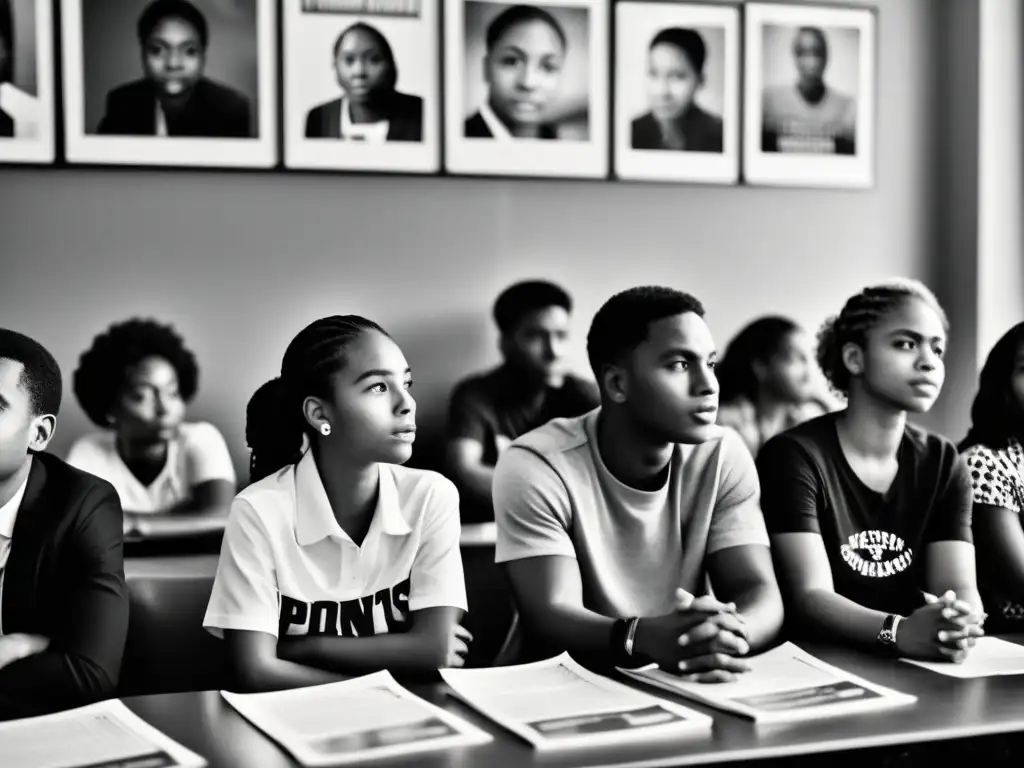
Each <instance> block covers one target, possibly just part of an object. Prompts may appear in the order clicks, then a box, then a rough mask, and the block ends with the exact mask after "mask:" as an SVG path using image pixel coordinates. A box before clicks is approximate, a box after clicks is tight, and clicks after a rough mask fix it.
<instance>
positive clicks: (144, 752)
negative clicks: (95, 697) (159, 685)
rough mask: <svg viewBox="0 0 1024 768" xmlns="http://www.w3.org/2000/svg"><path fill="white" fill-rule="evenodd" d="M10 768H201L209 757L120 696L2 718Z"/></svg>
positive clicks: (3, 760) (1, 748) (3, 749)
mask: <svg viewBox="0 0 1024 768" xmlns="http://www.w3.org/2000/svg"><path fill="white" fill-rule="evenodd" d="M0 765H2V766H4V768H7V766H10V768H15V767H16V768H86V767H88V768H136V767H138V768H202V766H205V765H206V761H205V760H204V759H203V758H201V757H200V756H199V755H197V754H195V753H194V752H191V751H189V750H188V749H185V747H183V746H181V745H180V744H178V743H177V742H176V741H173V740H172V739H169V738H168V737H167V736H165V735H164V734H163V733H161V732H160V731H158V730H157V729H156V728H154V727H153V726H151V725H149V724H148V723H147V722H145V721H144V720H143V719H142V718H140V717H139V716H138V715H136V714H135V713H134V712H132V711H131V710H130V709H128V707H126V706H125V705H124V704H122V703H121V702H120V701H118V700H117V699H112V700H109V701H102V702H100V703H98V704H90V705H88V706H85V707H79V708H77V709H70V710H67V711H66V712H59V713H57V714H54V715H43V716H41V717H29V718H25V719H24V720H14V721H12V722H9V723H0Z"/></svg>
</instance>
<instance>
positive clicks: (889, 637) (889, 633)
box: [877, 613, 903, 651]
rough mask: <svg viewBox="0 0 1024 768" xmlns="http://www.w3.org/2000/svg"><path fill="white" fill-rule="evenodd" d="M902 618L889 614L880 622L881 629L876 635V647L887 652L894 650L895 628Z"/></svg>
mask: <svg viewBox="0 0 1024 768" xmlns="http://www.w3.org/2000/svg"><path fill="white" fill-rule="evenodd" d="M902 619H903V617H902V616H897V615H896V614H894V613H890V614H889V615H888V616H886V617H885V621H883V622H882V629H881V630H880V631H879V633H878V639H877V642H878V645H879V646H881V647H882V648H884V649H886V650H888V651H894V650H896V628H897V627H898V626H899V625H900V621H901V620H902Z"/></svg>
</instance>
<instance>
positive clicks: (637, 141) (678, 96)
mask: <svg viewBox="0 0 1024 768" xmlns="http://www.w3.org/2000/svg"><path fill="white" fill-rule="evenodd" d="M706 58H707V46H706V45H705V44H704V38H702V37H701V35H700V33H699V32H697V31H696V30H694V29H681V28H679V27H670V28H668V29H663V30H661V31H660V32H658V34H656V35H655V36H654V39H653V40H651V44H650V46H649V47H648V50H647V99H648V102H649V105H650V111H649V112H647V113H645V114H643V115H641V116H640V117H638V118H636V119H635V120H634V121H633V125H632V144H631V146H632V147H633V149H665V150H675V151H684V152H721V151H722V118H721V117H719V116H718V115H713V114H711V113H710V112H706V111H705V110H703V109H701V108H700V107H699V106H698V105H697V102H696V101H695V97H696V95H697V92H698V91H699V90H700V88H701V87H702V86H703V85H704V61H705V59H706Z"/></svg>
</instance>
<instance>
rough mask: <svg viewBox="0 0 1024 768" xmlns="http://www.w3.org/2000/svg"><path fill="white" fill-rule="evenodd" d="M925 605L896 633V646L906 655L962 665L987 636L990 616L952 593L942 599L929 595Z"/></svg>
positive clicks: (903, 622) (949, 592)
mask: <svg viewBox="0 0 1024 768" xmlns="http://www.w3.org/2000/svg"><path fill="white" fill-rule="evenodd" d="M924 598H925V604H924V605H923V606H921V607H920V608H918V609H917V610H916V611H914V612H913V613H912V614H910V615H909V616H908V617H907V618H906V619H904V620H903V621H902V622H901V623H900V625H899V627H898V628H897V630H896V647H897V649H898V650H899V652H900V653H901V654H902V655H904V656H909V657H911V658H919V659H921V658H923V659H935V660H939V661H952V662H954V663H959V662H962V661H963V660H964V659H966V658H967V654H968V653H969V652H970V649H971V648H973V647H974V645H975V643H976V642H977V640H978V638H979V637H982V636H984V634H985V630H984V628H983V626H984V623H985V618H986V614H984V613H980V614H978V613H975V611H974V609H973V608H972V607H971V606H970V604H969V603H967V602H965V601H964V600H958V599H957V597H956V593H955V592H953V591H952V590H950V591H948V592H946V593H945V594H943V595H942V596H941V597H936V596H935V595H929V594H925V596H924Z"/></svg>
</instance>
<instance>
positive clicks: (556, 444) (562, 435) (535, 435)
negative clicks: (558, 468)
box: [512, 415, 589, 461]
mask: <svg viewBox="0 0 1024 768" xmlns="http://www.w3.org/2000/svg"><path fill="white" fill-rule="evenodd" d="M586 418H587V416H586V415H584V416H574V417H572V418H559V419H552V420H551V421H549V422H548V423H547V424H544V425H543V426H540V427H537V428H536V429H533V430H530V431H529V432H527V433H526V434H524V435H521V436H520V437H518V438H517V439H516V440H515V441H514V442H513V443H512V447H515V448H524V449H526V450H528V451H530V452H531V453H534V454H537V455H538V456H541V457H543V458H545V459H547V460H549V461H550V460H553V459H557V457H558V456H560V455H562V454H565V453H568V452H570V451H574V450H576V449H577V448H580V447H582V446H585V445H586V444H587V443H588V441H589V437H588V435H587V430H586V428H585V424H584V421H585V419H586Z"/></svg>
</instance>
